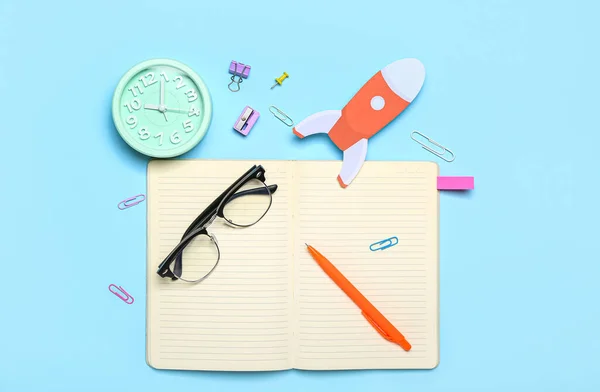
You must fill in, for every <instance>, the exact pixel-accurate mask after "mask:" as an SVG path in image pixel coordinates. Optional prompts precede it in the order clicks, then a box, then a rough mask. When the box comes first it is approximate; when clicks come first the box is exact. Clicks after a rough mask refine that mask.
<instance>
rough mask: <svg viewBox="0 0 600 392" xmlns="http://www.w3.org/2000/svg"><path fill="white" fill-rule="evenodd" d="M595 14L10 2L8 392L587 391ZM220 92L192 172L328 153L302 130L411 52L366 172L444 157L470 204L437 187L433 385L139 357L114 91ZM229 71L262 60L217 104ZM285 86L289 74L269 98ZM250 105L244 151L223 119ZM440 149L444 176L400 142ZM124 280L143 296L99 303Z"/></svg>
mask: <svg viewBox="0 0 600 392" xmlns="http://www.w3.org/2000/svg"><path fill="white" fill-rule="evenodd" d="M599 12H600V4H598V2H595V1H592V0H590V1H570V2H567V1H548V0H545V1H521V0H505V1H500V0H497V1H490V0H486V1H482V0H462V1H451V2H450V1H441V0H440V1H433V0H429V1H412V2H408V1H397V0H370V1H365V2H354V4H352V2H349V1H323V0H303V1H255V2H251V1H244V2H235V1H222V2H217V1H210V2H207V1H198V0H187V1H151V0H148V1H144V2H139V1H135V2H125V1H114V0H110V1H108V0H103V1H97V2H89V3H88V2H72V3H67V2H65V1H62V2H61V1H57V2H54V1H49V2H42V1H37V2H32V1H24V0H19V1H17V0H1V1H0V131H1V145H2V151H1V153H0V173H1V174H0V176H1V177H0V178H1V185H0V189H1V191H0V202H1V206H2V212H1V214H0V216H1V218H0V220H1V233H0V234H1V237H0V241H1V244H2V247H1V249H2V260H1V262H2V265H3V272H2V282H1V284H0V295H1V298H2V299H1V307H0V336H1V337H0V391H25V390H27V391H33V390H39V391H42V390H48V391H106V390H110V391H127V390H129V391H194V390H196V391H198V390H199V391H216V390H219V391H225V390H244V391H282V390H286V391H307V390H313V391H319V390H322V391H325V390H329V389H330V388H332V387H335V389H336V390H347V391H354V390H368V389H375V388H378V389H381V390H402V391H461V392H464V391H506V390H509V389H510V390H512V391H531V390H544V391H566V390H570V391H575V390H576V391H597V390H598V389H599V388H600V378H599V377H598V376H597V369H596V368H597V365H598V363H599V360H598V353H599V352H600V338H598V333H599V331H600V310H599V309H600V308H599V306H598V298H599V294H600V289H599V287H600V284H599V283H598V279H599V277H600V263H599V261H600V256H599V247H598V243H599V240H598V232H599V231H598V228H597V223H598V221H599V218H600V217H599V213H598V209H597V199H598V191H599V190H600V187H599V185H598V170H597V169H598V167H599V166H598V165H599V164H598V148H599V147H600V136H599V135H600V133H599V126H598V124H599V120H598V107H599V103H600V99H599V98H598V97H599V94H600V93H599V92H600V77H599V71H600V66H599V65H600V64H599V63H600V61H599V60H600V55H599V53H600V52H599V51H598V37H599V36H600V24H598V19H597V15H598V13H599ZM157 57H168V58H174V59H177V60H179V61H181V62H183V63H185V64H187V65H189V66H190V67H192V68H193V69H195V70H196V71H197V72H198V73H199V74H200V75H201V77H202V78H203V79H204V81H205V82H206V84H207V85H208V87H209V89H210V91H211V94H212V99H213V104H214V112H213V116H214V117H213V121H212V124H211V127H210V129H209V132H208V134H207V136H206V137H205V139H204V140H203V141H202V142H201V143H200V144H199V145H198V146H197V147H196V148H195V149H193V150H192V151H191V152H189V153H188V154H186V155H185V156H184V158H253V159H256V160H257V162H260V159H266V158H275V159H339V157H340V152H339V151H338V150H337V149H336V148H335V147H334V146H333V144H332V143H330V142H329V141H327V140H326V139H325V138H320V137H317V138H315V139H313V140H310V139H306V140H302V141H300V140H297V139H296V138H295V137H294V136H293V135H292V133H291V129H290V128H287V127H285V126H284V125H283V124H281V123H280V122H278V121H277V120H276V119H275V118H274V117H273V116H271V114H270V113H269V112H268V107H269V105H272V104H274V105H276V106H278V107H280V108H282V109H283V110H284V111H286V112H287V113H288V114H289V115H290V116H291V117H292V118H293V119H294V120H296V121H299V120H302V119H303V118H305V117H306V116H308V115H310V114H312V113H314V112H316V111H319V110H325V109H340V108H341V107H343V106H344V105H345V104H346V102H347V101H348V99H349V98H350V97H351V96H352V95H353V94H354V93H355V92H356V91H357V90H358V88H360V87H361V86H362V84H363V83H364V82H365V81H366V80H367V79H368V78H370V77H371V76H372V75H373V74H374V73H375V72H376V71H378V70H379V69H381V68H382V67H383V66H385V65H387V64H388V63H391V62H392V61H394V60H397V59H400V58H404V57H416V58H418V59H420V60H421V61H422V62H423V63H424V65H425V68H426V71H427V78H426V82H425V86H424V88H423V90H422V91H421V94H420V95H419V97H418V98H417V100H416V101H415V102H414V104H413V105H411V107H409V109H408V110H407V111H406V112H405V113H403V114H402V115H401V116H400V117H399V118H398V119H396V120H395V121H394V122H393V123H392V124H390V126H389V127H388V128H386V129H385V130H384V131H383V132H380V133H379V134H377V135H376V136H375V137H374V138H373V139H371V141H370V146H369V152H368V159H372V160H375V159H376V160H434V161H436V162H438V163H439V164H440V171H441V174H443V175H473V176H475V179H476V181H475V182H476V190H475V191H473V192H470V193H467V194H460V195H456V194H449V193H443V194H442V195H441V201H440V202H441V226H440V234H441V240H440V250H441V259H440V267H441V268H440V271H441V272H440V288H441V294H440V299H441V308H440V316H441V319H440V325H441V363H440V365H439V367H438V368H436V369H434V370H431V371H360V372H348V371H346V372H322V373H317V372H302V371H295V370H294V371H287V372H275V373H245V374H235V373H208V372H178V371H157V370H154V369H152V368H150V367H148V366H147V365H146V363H145V253H146V252H145V249H146V237H145V227H146V221H145V213H146V211H145V204H143V205H140V206H137V207H134V208H131V209H128V210H125V211H119V210H118V209H117V203H118V202H119V201H121V200H122V199H124V198H126V197H129V196H133V195H135V194H138V193H144V192H145V186H146V173H145V171H146V165H147V161H148V160H147V158H145V157H143V156H141V155H139V154H137V153H135V152H134V151H133V150H132V149H131V148H129V147H128V146H127V145H126V144H125V143H124V142H123V141H122V140H121V139H120V138H119V136H118V134H117V132H116V130H115V128H114V125H113V123H112V118H111V99H112V94H113V91H114V89H115V87H116V85H117V83H118V81H119V79H120V78H121V76H122V75H123V74H124V73H125V72H126V71H127V70H128V69H129V68H131V67H132V66H134V65H135V64H137V63H138V62H141V61H143V60H146V59H149V58H157ZM231 60H238V61H241V62H245V63H247V64H250V65H251V66H252V71H251V74H250V78H249V79H247V80H246V81H244V83H243V84H242V89H241V91H240V92H238V93H231V92H229V91H228V90H227V84H228V82H229V75H228V73H227V69H228V66H229V62H230V61H231ZM283 71H286V72H288V73H289V74H290V78H289V79H288V80H286V81H285V82H284V85H283V86H282V87H277V88H276V89H274V90H269V87H270V86H271V85H272V84H273V79H274V78H275V77H277V76H279V75H280V74H281V73H282V72H283ZM245 105H250V106H252V107H254V108H256V109H257V110H259V111H260V112H261V113H262V116H261V118H260V119H259V122H258V124H257V126H256V127H255V128H254V129H253V130H252V132H251V133H250V135H249V137H247V138H243V137H241V136H240V135H238V134H237V133H236V132H234V131H233V130H232V129H231V127H232V124H233V122H234V121H235V119H236V118H237V117H238V115H239V114H240V112H241V110H242V108H243V107H244V106H245ZM414 129H417V130H420V131H421V132H423V133H425V134H427V135H429V136H431V137H433V138H434V139H435V140H438V141H439V142H441V143H442V144H444V145H446V146H447V147H449V148H450V149H452V150H453V151H454V152H455V154H456V160H455V161H454V162H453V163H446V162H443V161H441V160H439V159H437V158H436V157H435V156H433V155H431V154H429V153H428V152H426V151H425V150H423V149H421V148H420V147H419V146H418V145H417V144H416V143H414V142H413V141H412V140H410V137H409V134H410V132H411V131H412V130H414ZM110 283H115V284H117V285H122V286H123V287H124V288H125V289H126V290H128V291H129V292H130V293H131V294H132V295H133V296H134V297H135V299H136V301H135V303H134V304H133V305H131V306H128V305H125V304H124V303H122V302H121V301H119V300H118V299H117V298H116V297H115V296H113V295H112V294H110V293H109V291H108V290H107V286H108V285H109V284H110Z"/></svg>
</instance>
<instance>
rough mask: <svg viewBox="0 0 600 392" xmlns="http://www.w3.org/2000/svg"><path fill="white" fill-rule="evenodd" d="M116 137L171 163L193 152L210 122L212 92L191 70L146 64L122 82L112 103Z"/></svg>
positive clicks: (168, 64) (157, 61)
mask: <svg viewBox="0 0 600 392" xmlns="http://www.w3.org/2000/svg"><path fill="white" fill-rule="evenodd" d="M112 114H113V121H114V123H115V126H116V128H117V131H118V132H119V134H120V135H121V137H122V138H123V140H125V142H126V143H127V144H129V145H130V146H131V147H132V148H133V149H135V150H137V151H139V152H140V153H142V154H144V155H147V156H150V157H154V158H172V157H175V156H178V155H181V154H184V153H186V152H188V151H189V150H191V149H192V148H194V147H195V146H196V145H197V144H198V143H199V142H200V140H202V138H203V137H204V135H205V134H206V132H207V130H208V127H209V125H210V120H211V117H212V103H211V97H210V93H209V92H208V88H207V87H206V85H205V84H204V82H203V81H202V78H200V76H198V74H196V73H195V72H194V71H193V70H192V69H191V68H189V67H187V66H186V65H184V64H182V63H180V62H178V61H175V60H169V59H153V60H148V61H144V62H142V63H140V64H138V65H136V66H134V67H133V68H131V69H130V70H129V71H128V72H127V73H126V74H125V75H124V76H123V77H122V78H121V80H120V81H119V84H118V85H117V88H116V90H115V94H114V96H113V102H112Z"/></svg>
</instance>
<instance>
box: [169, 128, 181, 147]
mask: <svg viewBox="0 0 600 392" xmlns="http://www.w3.org/2000/svg"><path fill="white" fill-rule="evenodd" d="M170 139H171V143H173V144H177V143H179V142H180V141H181V138H180V137H179V135H178V134H177V131H175V132H173V134H172V135H171V137H170Z"/></svg>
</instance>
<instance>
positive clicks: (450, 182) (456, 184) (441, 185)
mask: <svg viewBox="0 0 600 392" xmlns="http://www.w3.org/2000/svg"><path fill="white" fill-rule="evenodd" d="M437 189H438V191H466V190H469V189H475V177H446V176H439V177H438V178H437Z"/></svg>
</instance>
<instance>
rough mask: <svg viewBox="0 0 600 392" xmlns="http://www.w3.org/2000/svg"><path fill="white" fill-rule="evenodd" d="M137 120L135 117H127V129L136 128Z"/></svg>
mask: <svg viewBox="0 0 600 392" xmlns="http://www.w3.org/2000/svg"><path fill="white" fill-rule="evenodd" d="M137 123H138V121H137V118H136V117H135V116H129V117H127V124H129V128H130V129H133V128H135V127H137Z"/></svg>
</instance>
